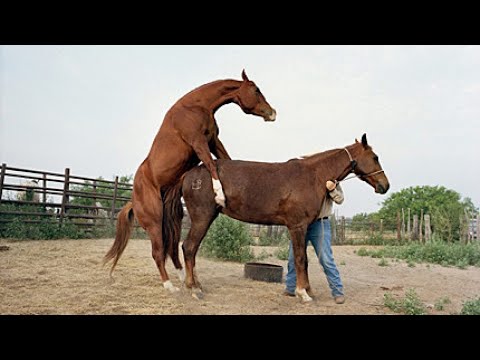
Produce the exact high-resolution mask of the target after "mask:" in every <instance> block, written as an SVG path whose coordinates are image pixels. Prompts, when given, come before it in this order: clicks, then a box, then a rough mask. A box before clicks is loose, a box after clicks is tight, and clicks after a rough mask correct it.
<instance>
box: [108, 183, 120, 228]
mask: <svg viewBox="0 0 480 360" xmlns="http://www.w3.org/2000/svg"><path fill="white" fill-rule="evenodd" d="M117 192H118V176H115V185H114V187H113V200H112V213H111V214H110V221H111V223H112V224H113V220H114V219H115V202H116V201H117Z"/></svg>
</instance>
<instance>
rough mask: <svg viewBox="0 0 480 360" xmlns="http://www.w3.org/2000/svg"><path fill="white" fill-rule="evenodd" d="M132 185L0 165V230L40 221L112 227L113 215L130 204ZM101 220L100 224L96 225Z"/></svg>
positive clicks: (67, 171)
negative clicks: (19, 221) (17, 223)
mask: <svg viewBox="0 0 480 360" xmlns="http://www.w3.org/2000/svg"><path fill="white" fill-rule="evenodd" d="M131 191H132V184H130V183H121V182H119V180H118V176H117V177H115V180H114V181H108V180H102V179H92V178H88V177H83V176H77V175H72V174H71V173H70V169H69V168H66V169H65V171H64V173H54V172H46V171H37V170H30V169H21V168H16V167H10V166H7V165H6V164H2V168H1V172H0V204H2V205H4V204H10V205H12V206H2V207H0V226H4V225H5V223H8V222H11V221H12V220H13V219H14V218H17V217H24V218H25V220H22V221H24V222H31V223H38V222H41V221H42V220H41V219H42V218H45V217H49V218H50V219H56V221H58V222H59V223H60V224H62V223H63V222H64V221H65V219H69V220H70V221H71V222H72V223H73V224H75V225H79V226H87V227H92V226H98V225H100V226H102V225H105V224H106V222H105V220H109V222H110V223H113V222H114V221H115V218H116V214H117V213H118V212H119V211H120V209H121V208H122V207H123V205H124V204H125V203H126V202H127V201H129V200H130V194H131ZM99 220H102V221H99Z"/></svg>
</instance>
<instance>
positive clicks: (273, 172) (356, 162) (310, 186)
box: [173, 134, 390, 301]
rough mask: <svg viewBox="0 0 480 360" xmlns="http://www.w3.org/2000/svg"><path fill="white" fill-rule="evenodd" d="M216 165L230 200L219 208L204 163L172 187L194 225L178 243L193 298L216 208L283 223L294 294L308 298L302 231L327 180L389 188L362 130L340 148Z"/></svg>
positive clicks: (245, 217) (321, 197)
mask: <svg viewBox="0 0 480 360" xmlns="http://www.w3.org/2000/svg"><path fill="white" fill-rule="evenodd" d="M217 168H218V173H219V176H220V179H221V181H222V184H223V186H224V190H225V194H226V196H227V199H228V202H227V206H226V207H224V208H220V209H219V208H218V207H217V206H216V204H215V200H214V193H213V191H212V187H211V180H210V174H209V173H208V171H207V169H206V168H205V166H203V165H202V166H198V167H196V168H195V169H192V170H190V171H189V172H188V173H186V174H185V176H184V179H183V184H182V188H180V186H179V185H178V186H177V187H176V189H175V191H178V192H183V198H184V200H185V204H186V206H187V210H188V213H189V215H190V218H191V223H192V225H191V228H190V231H189V233H188V236H187V238H186V240H185V241H184V242H183V245H182V248H183V254H184V259H185V269H186V278H185V285H186V287H187V288H190V289H192V295H193V296H194V297H197V298H201V297H202V296H203V294H202V290H201V286H200V283H199V281H198V279H197V277H196V275H195V273H194V268H195V256H196V254H197V250H198V248H199V246H200V243H201V242H202V239H203V238H204V236H205V234H206V233H207V230H208V228H209V227H210V225H211V224H212V222H213V221H214V220H215V218H216V217H217V216H218V214H219V212H221V213H223V214H225V215H228V216H230V217H232V218H234V219H238V220H241V221H245V222H249V223H257V224H266V225H285V226H286V227H287V228H288V230H289V232H290V236H291V239H292V243H293V252H294V255H295V269H296V272H297V288H296V290H295V293H296V294H297V296H299V297H301V299H302V301H310V300H312V299H311V297H310V296H309V293H310V284H309V280H308V271H307V257H306V250H305V234H306V231H307V227H308V225H309V224H310V223H311V222H312V221H314V220H315V219H316V218H317V217H318V214H319V212H320V205H321V204H322V202H323V201H324V199H325V196H326V186H325V183H326V181H327V180H338V181H342V180H344V179H345V177H346V176H347V175H348V174H349V173H351V172H353V173H355V174H356V176H357V177H358V178H359V179H360V180H363V181H365V182H367V183H368V184H369V185H371V186H372V187H373V188H374V189H375V192H377V193H380V194H385V193H386V192H387V191H388V188H389V187H390V184H389V182H388V179H387V177H386V176H385V174H384V172H383V170H382V167H381V166H380V163H379V161H378V156H377V155H376V154H375V153H374V152H373V150H372V148H371V147H370V146H369V145H368V143H367V137H366V134H364V135H363V136H362V140H361V142H358V141H357V140H355V143H354V144H352V145H349V146H346V147H344V148H339V149H333V150H328V151H325V152H322V153H318V154H314V155H310V156H305V157H303V158H300V159H292V160H289V161H287V162H284V163H262V162H251V161H239V160H218V161H217ZM173 242H174V243H176V244H178V243H179V238H175V239H173ZM174 246H176V245H174ZM310 295H311V293H310Z"/></svg>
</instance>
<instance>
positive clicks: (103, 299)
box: [0, 239, 480, 315]
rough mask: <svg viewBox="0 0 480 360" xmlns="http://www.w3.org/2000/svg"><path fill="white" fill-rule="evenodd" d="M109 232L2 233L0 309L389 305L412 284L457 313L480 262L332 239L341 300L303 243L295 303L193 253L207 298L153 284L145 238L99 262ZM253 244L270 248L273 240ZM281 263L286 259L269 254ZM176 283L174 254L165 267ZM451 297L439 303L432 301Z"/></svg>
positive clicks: (475, 282)
mask: <svg viewBox="0 0 480 360" xmlns="http://www.w3.org/2000/svg"><path fill="white" fill-rule="evenodd" d="M112 242H113V240H112V239H101V240H50V241H10V240H6V239H0V250H2V251H0V314H285V315H287V314H393V312H392V311H391V310H389V309H388V308H386V307H384V306H383V296H384V294H386V293H388V292H391V293H392V294H394V295H395V296H404V295H405V292H406V291H407V290H408V289H410V288H413V289H415V291H416V293H417V294H418V296H419V298H420V299H421V300H422V302H424V303H425V304H426V305H427V306H428V307H429V310H428V311H429V313H431V314H454V313H458V312H459V311H460V310H461V308H462V303H463V302H464V301H466V300H469V299H472V298H476V297H478V296H479V295H480V269H479V268H474V267H469V268H467V269H464V270H461V269H457V268H447V267H442V266H440V265H426V264H420V265H416V266H415V267H408V266H407V264H406V263H405V262H403V261H398V262H397V261H392V260H389V266H384V267H382V266H379V265H378V262H379V259H373V258H370V257H360V256H358V255H356V254H355V253H354V251H355V250H356V249H358V248H360V247H359V246H336V247H334V249H333V251H334V256H335V259H336V262H337V265H338V266H339V270H340V272H341V275H342V279H343V282H344V286H345V295H346V302H345V304H343V305H336V304H335V303H334V302H333V300H332V298H331V297H330V293H329V289H328V286H327V283H326V280H325V275H324V274H323V272H322V271H321V269H320V266H319V264H318V262H317V261H316V257H315V254H314V253H313V250H312V249H311V248H309V258H310V260H311V261H310V265H309V270H310V282H311V285H312V288H313V291H314V294H315V295H316V296H315V298H314V301H313V302H311V303H308V304H302V303H300V302H299V300H298V299H296V298H291V297H286V296H283V295H282V291H283V288H284V284H280V283H266V282H261V281H254V280H250V279H246V278H244V276H243V267H244V266H243V265H242V264H238V263H231V262H222V261H213V260H209V259H205V258H201V257H199V258H198V259H197V273H198V276H199V279H200V281H201V282H202V285H203V289H204V293H205V298H204V299H203V300H197V299H194V298H192V297H191V295H190V292H189V291H187V290H186V289H184V288H181V291H179V292H178V293H176V294H171V293H169V292H167V290H165V289H164V288H163V286H162V285H161V283H160V277H159V273H158V271H157V269H156V266H155V263H154V262H153V259H152V258H151V256H150V242H149V241H148V240H131V241H130V243H129V244H128V246H127V249H126V250H125V253H124V254H123V256H122V258H121V259H120V262H119V264H118V266H117V268H116V271H115V273H114V280H111V279H110V278H109V275H108V268H103V267H102V265H101V261H102V257H103V256H104V254H105V253H106V251H107V250H108V249H109V247H110V245H111V244H112ZM254 251H255V252H256V253H257V254H258V253H260V252H264V251H266V252H268V253H273V251H274V248H268V247H262V248H260V247H255V248H254ZM262 262H269V263H273V264H277V265H282V266H283V267H284V274H285V271H286V261H282V260H278V259H276V258H274V257H273V256H272V257H268V258H266V259H264V260H262ZM167 269H168V271H169V273H170V275H171V278H172V281H173V283H174V285H176V286H178V287H181V284H180V281H179V279H178V278H177V276H176V273H175V271H174V268H173V265H172V264H171V261H169V262H168V267H167ZM440 298H448V299H449V300H450V301H451V303H450V304H446V305H445V307H444V310H443V311H437V310H434V308H433V304H435V302H436V301H438V300H439V299H440Z"/></svg>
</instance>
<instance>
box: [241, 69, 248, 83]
mask: <svg viewBox="0 0 480 360" xmlns="http://www.w3.org/2000/svg"><path fill="white" fill-rule="evenodd" d="M242 79H243V81H249V80H248V76H247V74H246V73H245V69H243V70H242Z"/></svg>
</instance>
